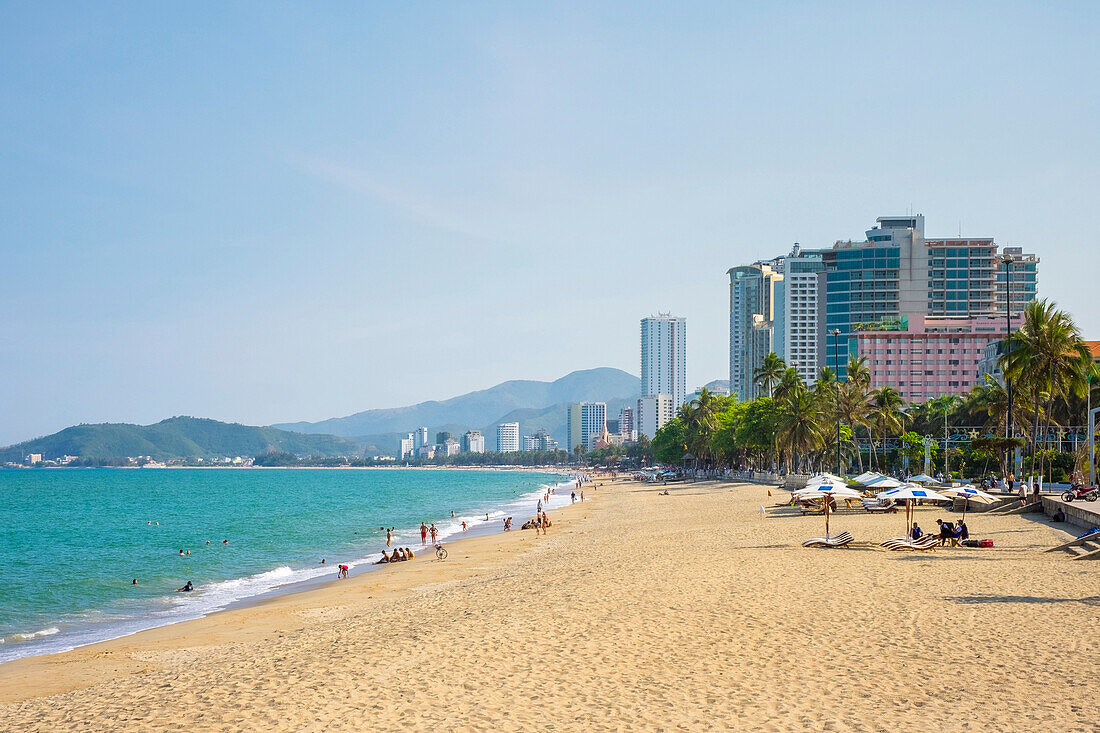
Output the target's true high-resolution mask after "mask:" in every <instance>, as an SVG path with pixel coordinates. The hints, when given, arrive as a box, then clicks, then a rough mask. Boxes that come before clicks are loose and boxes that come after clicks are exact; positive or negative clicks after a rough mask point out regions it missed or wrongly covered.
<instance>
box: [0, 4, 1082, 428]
mask: <svg viewBox="0 0 1100 733" xmlns="http://www.w3.org/2000/svg"><path fill="white" fill-rule="evenodd" d="M586 5H587V4H586V3H576V4H574V7H565V6H562V7H555V6H553V5H552V4H550V3H462V4H458V3H451V4H447V3H425V4H420V3H405V2H403V3H387V4H382V3H374V4H366V3H362V4H340V7H338V8H337V7H336V4H331V3H324V4H316V5H313V6H310V5H309V4H307V3H299V2H295V3H286V4H276V3H270V2H263V3H254V4H247V3H239V4H234V5H233V6H232V7H229V8H227V7H223V4H222V3H210V4H206V5H203V4H201V3H177V4H168V3H146V2H133V3H129V4H123V5H114V4H110V3H105V2H95V3H85V4H83V5H75V4H74V5H63V4H49V3H41V2H27V3H15V2H5V3H4V4H3V5H2V6H0V69H3V71H2V73H0V171H2V175H0V313H2V316H3V317H2V319H0V444H2V443H9V442H14V441H17V440H22V439H25V438H30V437H33V436H35V435H40V434H44V433H48V432H53V431H55V430H57V429H59V428H62V427H64V426H66V425H68V424H72V423H77V422H100V421H130V422H142V423H147V422H153V421H156V420H159V419H162V418H164V417H167V416H170V415H176V414H190V415H201V416H209V417H214V418H219V419H224V420H236V421H242V422H247V423H269V422H277V421H284V420H298V419H311V420H312V419H320V418H325V417H330V416H334V415H343V414H347V413H350V412H354V411H357V410H361V409H366V408H369V407H387V406H395V405H401V404H406V403H410V402H414V401H419V400H423V399H430V398H445V397H450V396H453V395H456V394H459V393H462V392H466V391H469V390H472V389H477V388H482V387H488V386H491V385H493V384H495V383H497V382H500V381H503V380H505V379H514V378H535V379H553V378H556V377H559V376H561V375H563V374H565V373H566V372H569V371H571V370H574V369H579V368H586V367H593V366H603V365H607V366H616V367H621V368H623V369H627V370H629V371H631V372H633V373H638V370H639V366H638V360H639V355H638V320H639V318H641V317H642V316H645V315H647V314H649V313H651V312H656V311H658V310H661V311H672V312H673V313H675V314H678V315H683V316H686V317H687V318H688V370H689V375H688V381H689V384H690V385H692V386H694V385H696V384H700V383H702V382H705V381H708V380H710V379H714V378H724V377H725V376H726V372H727V353H728V313H727V308H728V305H727V302H728V301H727V299H728V295H727V293H728V288H727V278H726V275H725V271H726V269H727V268H729V267H731V266H733V265H736V264H740V263H743V262H745V261H749V260H752V259H755V258H759V257H763V256H772V255H775V254H778V253H781V252H784V251H787V250H788V249H789V247H790V245H791V243H792V242H795V241H799V242H801V243H802V244H803V245H804V246H808V247H816V246H824V245H828V244H831V243H832V242H833V241H834V240H836V239H841V238H845V239H846V238H849V237H853V238H855V237H861V236H862V233H863V231H864V230H865V229H866V228H868V227H869V226H870V225H871V224H872V223H873V222H874V219H875V217H876V216H880V215H886V214H897V213H904V212H905V211H906V210H907V209H910V208H912V210H914V211H917V212H922V213H924V214H925V216H926V217H927V232H928V235H929V236H933V237H934V236H953V235H957V234H958V233H959V230H960V227H961V230H962V233H963V234H964V235H973V236H993V237H995V238H996V239H997V241H998V242H999V243H1001V244H1008V245H1020V246H1023V247H1024V248H1025V250H1027V251H1036V252H1038V253H1039V254H1040V255H1041V257H1042V265H1041V270H1040V278H1041V279H1040V291H1041V294H1042V295H1045V296H1048V297H1053V298H1055V299H1056V300H1057V301H1058V302H1059V303H1060V304H1061V305H1063V306H1065V307H1067V308H1068V309H1070V310H1071V312H1072V313H1073V314H1074V315H1075V316H1076V318H1077V319H1078V322H1079V323H1080V324H1081V325H1082V326H1083V328H1084V330H1085V332H1086V336H1087V337H1091V338H1100V308H1098V307H1097V305H1096V303H1097V287H1096V285H1097V280H1098V276H1100V265H1098V263H1097V254H1096V252H1097V247H1096V241H1097V229H1096V216H1095V214H1096V206H1097V201H1098V200H1100V175H1098V173H1100V145H1098V141H1100V115H1098V105H1100V94H1098V91H1100V89H1098V86H1100V83H1098V81H1097V75H1098V74H1097V72H1098V69H1100V51H1098V48H1100V44H1098V43H1097V41H1096V39H1097V36H1098V31H1100V23H1098V20H1100V11H1098V5H1097V4H1096V3H1084V2H1082V3H989V4H979V3H966V4H965V7H960V5H961V4H959V3H955V2H951V3H943V4H925V3H901V4H891V3H883V2H873V3H868V4H838V3H829V4H825V3H814V4H810V3H805V4H803V3H733V2H721V3H714V4H694V5H691V4H684V3H669V4H667V5H649V4H644V3H638V2H636V1H632V2H625V3H621V4H606V3H601V4H598V5H599V7H583V6H586ZM825 5H828V6H829V7H827V8H826V7H824V6H825Z"/></svg>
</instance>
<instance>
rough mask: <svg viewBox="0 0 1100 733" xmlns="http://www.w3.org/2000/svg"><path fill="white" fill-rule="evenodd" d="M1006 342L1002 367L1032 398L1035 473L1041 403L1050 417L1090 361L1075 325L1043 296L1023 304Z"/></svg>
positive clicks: (1032, 468) (1078, 381) (1074, 388)
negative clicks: (1020, 321)
mask: <svg viewBox="0 0 1100 733" xmlns="http://www.w3.org/2000/svg"><path fill="white" fill-rule="evenodd" d="M1006 341H1007V343H1006V348H1005V353H1004V354H1002V356H1001V369H1002V370H1003V371H1004V373H1005V376H1006V377H1007V378H1010V379H1012V380H1013V382H1014V383H1015V384H1017V385H1019V388H1020V391H1021V392H1022V393H1023V394H1027V395H1028V396H1030V397H1031V403H1032V404H1031V406H1032V413H1033V415H1034V416H1035V419H1034V421H1033V422H1032V428H1031V469H1030V470H1031V471H1032V472H1034V471H1035V459H1036V454H1037V453H1038V444H1039V423H1040V422H1041V420H1040V418H1039V415H1040V406H1041V404H1042V403H1044V402H1045V409H1044V410H1043V413H1045V414H1046V415H1047V416H1048V417H1049V415H1050V414H1051V408H1052V407H1053V403H1054V401H1055V400H1056V399H1057V398H1059V397H1068V396H1069V394H1070V393H1071V392H1074V391H1079V384H1080V382H1081V381H1083V380H1082V379H1081V377H1082V376H1083V375H1084V374H1085V372H1086V370H1087V369H1088V368H1089V365H1090V361H1091V360H1090V357H1089V352H1088V349H1087V348H1086V347H1085V343H1084V341H1083V340H1082V339H1081V332H1080V330H1078V328H1077V324H1075V323H1074V322H1073V319H1072V318H1071V317H1070V315H1069V314H1068V313H1066V312H1065V311H1062V310H1059V309H1057V308H1056V307H1054V305H1053V304H1052V303H1051V302H1050V301H1048V300H1046V299H1043V300H1033V301H1031V302H1030V303H1028V304H1027V306H1025V308H1024V322H1023V325H1022V326H1020V329H1019V330H1018V331H1016V332H1015V333H1011V334H1009V336H1008V338H1007V339H1006ZM1048 424H1049V423H1048ZM1041 470H1042V467H1041V465H1040V471H1041Z"/></svg>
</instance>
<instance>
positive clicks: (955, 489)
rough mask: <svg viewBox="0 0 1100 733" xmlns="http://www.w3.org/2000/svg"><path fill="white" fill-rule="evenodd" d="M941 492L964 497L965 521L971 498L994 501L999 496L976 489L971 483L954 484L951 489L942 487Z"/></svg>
mask: <svg viewBox="0 0 1100 733" xmlns="http://www.w3.org/2000/svg"><path fill="white" fill-rule="evenodd" d="M939 493H941V494H943V495H944V496H950V497H952V498H958V497H962V499H963V521H966V509H967V507H968V506H970V500H971V499H973V500H975V501H993V500H994V499H996V498H997V497H995V496H993V495H992V494H987V493H985V492H984V491H982V490H981V489H975V488H974V487H973V486H971V485H970V484H966V485H964V486H952V487H951V488H950V489H940V491H939Z"/></svg>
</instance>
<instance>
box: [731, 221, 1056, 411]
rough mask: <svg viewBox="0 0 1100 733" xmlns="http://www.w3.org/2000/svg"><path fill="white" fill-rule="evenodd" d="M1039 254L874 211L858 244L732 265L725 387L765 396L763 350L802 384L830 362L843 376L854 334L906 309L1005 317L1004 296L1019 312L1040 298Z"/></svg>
mask: <svg viewBox="0 0 1100 733" xmlns="http://www.w3.org/2000/svg"><path fill="white" fill-rule="evenodd" d="M1005 258H1007V259H1008V260H1009V261H1008V262H1007V263H1006V262H1005V261H1004V259H1005ZM1038 261H1039V260H1038V258H1037V257H1036V256H1035V255H1033V254H1025V253H1024V252H1023V250H1022V249H1021V248H1019V247H1006V248H1004V250H1003V252H1002V253H1000V254H998V252H997V245H996V243H995V242H994V241H993V239H992V238H974V237H958V238H947V239H925V237H924V217H923V216H922V215H919V214H918V215H913V216H889V217H880V218H879V219H877V220H876V224H875V227H874V228H872V229H869V230H867V232H866V239H865V240H864V241H861V242H853V241H850V240H849V241H838V242H836V243H835V244H834V245H833V246H832V247H829V248H824V249H818V250H803V249H802V248H801V247H800V246H799V245H795V248H794V250H793V251H792V252H791V253H790V254H789V255H787V256H785V257H777V258H775V259H773V260H761V261H758V262H756V263H754V264H751V265H743V266H739V267H734V268H732V269H730V270H729V271H728V274H729V276H730V390H731V392H732V393H734V394H737V395H738V396H740V397H741V398H742V399H748V398H752V397H755V396H758V395H759V394H761V392H762V391H761V390H760V389H759V387H757V386H756V385H754V384H753V372H754V371H755V370H756V369H757V368H759V366H760V362H761V360H762V358H763V357H764V356H766V355H767V352H768V351H775V353H776V354H778V355H779V356H780V357H782V358H783V359H784V360H785V361H786V362H787V365H788V366H793V367H795V368H796V369H797V370H798V372H799V374H800V375H801V376H802V378H803V380H805V381H806V382H807V383H809V382H812V381H813V380H814V379H815V378H816V376H817V374H818V372H819V370H820V368H821V367H822V366H826V365H828V366H830V367H832V368H833V369H834V371H835V372H836V373H837V375H838V376H839V377H840V378H841V379H843V378H845V376H846V372H847V369H846V367H847V363H848V358H849V356H856V355H858V353H859V348H860V346H859V336H858V334H860V333H868V332H873V331H878V330H885V331H891V330H896V329H898V328H899V324H900V323H901V319H902V318H903V317H906V316H929V317H945V318H946V317H951V318H975V317H980V316H990V315H996V314H1000V316H1001V317H1002V318H1003V317H1004V314H1005V308H1006V297H1007V296H1010V297H1011V301H1010V303H1011V306H1010V310H1011V312H1012V313H1013V314H1016V313H1019V312H1020V311H1021V310H1022V309H1023V307H1024V305H1026V303H1027V302H1028V301H1030V300H1034V299H1035V297H1036V290H1037V278H1038V272H1037V270H1038ZM1006 270H1007V271H1006ZM1009 291H1010V292H1009ZM834 331H836V332H837V333H836V334H834V333H833V332H834ZM945 366H952V365H945ZM891 371H895V370H891ZM925 371H927V370H925ZM947 371H948V374H947V376H948V377H950V376H953V375H951V374H950V371H952V370H951V369H948V370H947ZM955 376H957V375H955ZM905 381H907V382H908V381H910V380H908V379H907V380H905ZM945 381H948V382H951V381H956V380H952V379H947V380H945ZM922 389H923V388H922Z"/></svg>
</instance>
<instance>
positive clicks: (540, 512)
mask: <svg viewBox="0 0 1100 733" xmlns="http://www.w3.org/2000/svg"><path fill="white" fill-rule="evenodd" d="M540 514H542V499H539V503H538V506H536V507H535V515H536V516H537V515H540ZM180 554H181V555H182V554H183V550H180Z"/></svg>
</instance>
